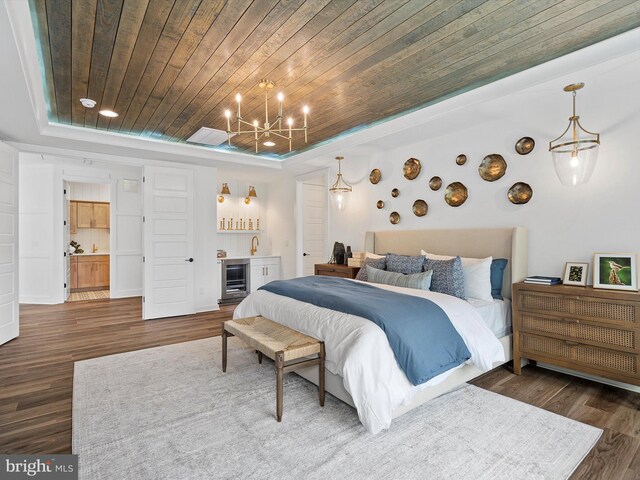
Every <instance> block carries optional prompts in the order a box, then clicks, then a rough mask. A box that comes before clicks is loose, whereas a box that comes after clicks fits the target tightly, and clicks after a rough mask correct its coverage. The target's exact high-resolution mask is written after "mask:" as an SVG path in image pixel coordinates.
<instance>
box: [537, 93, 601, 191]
mask: <svg viewBox="0 0 640 480" xmlns="http://www.w3.org/2000/svg"><path fill="white" fill-rule="evenodd" d="M582 87H584V83H573V84H571V85H567V86H566V87H564V91H565V92H571V94H572V95H573V115H572V116H570V117H569V126H568V127H567V128H566V130H565V131H564V132H562V135H560V136H559V137H558V138H556V139H555V140H551V141H550V142H549V151H550V152H551V155H552V157H553V166H554V167H555V169H556V173H557V174H558V178H559V179H560V182H561V183H562V184H563V185H580V184H581V183H587V182H588V181H589V178H591V174H592V173H593V170H594V168H595V166H596V160H597V159H598V150H600V149H599V148H598V147H599V146H600V134H599V133H593V132H590V131H588V130H585V129H584V128H583V127H582V125H580V120H579V119H580V117H578V116H577V115H576V91H578V90H580V89H581V88H582Z"/></svg>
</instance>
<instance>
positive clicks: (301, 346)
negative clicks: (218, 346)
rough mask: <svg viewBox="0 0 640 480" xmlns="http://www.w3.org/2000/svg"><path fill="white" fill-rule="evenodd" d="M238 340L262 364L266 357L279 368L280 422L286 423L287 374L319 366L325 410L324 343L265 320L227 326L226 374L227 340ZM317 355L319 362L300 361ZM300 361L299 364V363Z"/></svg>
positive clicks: (224, 342) (224, 360) (224, 340)
mask: <svg viewBox="0 0 640 480" xmlns="http://www.w3.org/2000/svg"><path fill="white" fill-rule="evenodd" d="M230 336H231V337H233V336H236V337H238V338H240V339H242V340H243V341H244V342H246V343H248V344H249V345H250V346H251V348H254V349H255V350H256V352H257V353H258V362H259V363H262V355H266V356H267V357H269V358H270V359H272V360H273V361H274V362H275V364H276V379H277V394H276V408H277V419H278V422H280V421H281V420H282V379H283V376H284V374H285V373H287V372H292V371H294V370H297V369H298V368H304V367H310V366H313V365H318V368H319V369H320V370H319V375H320V381H319V382H318V383H319V384H320V385H319V396H320V406H321V407H324V396H325V393H324V342H321V341H320V340H316V339H315V338H313V337H309V336H307V335H304V334H302V333H300V332H297V331H296V330H293V329H291V328H289V327H285V326H284V325H280V324H279V323H276V322H273V321H271V320H269V319H267V318H264V317H262V316H258V317H248V318H239V319H236V320H228V321H226V322H224V326H223V329H222V371H223V372H226V371H227V337H230ZM311 355H317V358H311V359H305V360H299V359H301V358H305V357H309V356H311ZM296 360H298V361H296Z"/></svg>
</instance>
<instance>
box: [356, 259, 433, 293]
mask: <svg viewBox="0 0 640 480" xmlns="http://www.w3.org/2000/svg"><path fill="white" fill-rule="evenodd" d="M365 268H366V269H367V275H368V277H369V281H370V282H372V283H384V284H385V285H395V286H396V287H405V288H417V289H420V290H429V287H430V286H431V274H432V273H433V272H432V271H431V270H428V271H426V272H421V273H412V274H410V275H404V274H402V273H397V272H385V271H384V270H377V269H375V268H371V267H370V266H369V265H367V266H366V267H365Z"/></svg>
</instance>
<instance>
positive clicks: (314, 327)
mask: <svg viewBox="0 0 640 480" xmlns="http://www.w3.org/2000/svg"><path fill="white" fill-rule="evenodd" d="M365 248H366V250H367V251H369V252H373V253H378V254H386V253H388V252H393V253H398V254H404V255H419V254H420V250H421V249H425V250H428V251H429V252H430V253H434V254H440V255H459V256H462V257H475V258H484V257H488V256H492V257H493V258H506V259H508V260H509V264H508V266H507V268H506V270H505V274H504V277H503V285H502V295H503V297H504V299H505V300H504V301H495V302H491V303H487V302H484V303H483V302H479V303H478V302H476V304H475V305H474V302H473V301H469V302H464V301H460V300H457V299H455V301H450V302H449V301H448V299H446V298H441V299H440V301H442V302H443V303H444V304H445V306H446V307H447V308H450V309H451V312H453V314H454V315H457V316H460V315H463V314H464V312H467V313H466V314H467V315H469V317H470V316H471V314H473V316H477V317H478V318H481V319H482V322H483V323H484V324H485V325H486V326H487V327H488V329H489V330H490V331H491V332H493V333H490V335H493V336H495V337H494V338H492V341H493V342H494V344H496V345H498V348H501V349H502V351H501V352H500V360H499V361H496V362H494V363H493V364H491V362H490V363H489V365H487V364H486V361H485V364H484V365H483V366H482V368H478V366H476V365H472V364H469V363H465V364H462V365H460V366H458V367H456V368H453V369H451V370H450V371H448V372H445V373H443V374H442V375H439V376H438V377H435V378H434V379H432V380H431V381H429V382H427V383H426V384H423V385H418V386H413V385H410V384H409V386H407V385H405V383H406V377H404V382H403V380H402V379H401V378H399V375H398V374H397V373H396V372H395V370H398V367H397V365H395V362H394V361H393V357H391V359H389V355H388V352H387V350H389V351H390V349H389V348H388V342H386V345H384V344H383V343H384V342H385V340H380V336H379V335H378V336H377V337H376V338H375V339H374V340H370V338H369V337H374V336H375V335H373V334H372V332H373V330H374V329H378V327H377V326H375V325H373V324H372V323H371V322H369V321H368V320H365V319H362V318H359V317H350V318H349V319H348V320H349V327H350V328H352V329H351V330H350V331H346V330H345V331H344V332H342V331H336V330H340V328H341V327H335V325H344V323H345V318H343V317H339V315H343V316H344V315H345V314H342V313H340V312H333V311H331V310H326V309H321V308H320V307H315V306H313V305H309V304H304V303H302V302H298V301H297V300H293V299H290V298H286V297H280V296H278V295H274V294H273V293H271V292H264V291H262V290H260V291H258V292H253V293H252V294H251V295H249V297H247V298H246V299H245V300H244V301H243V302H242V303H241V304H240V305H239V306H238V308H237V309H236V311H235V312H234V317H235V318H238V317H241V316H251V315H257V314H262V315H264V316H266V317H268V318H270V319H272V320H274V321H276V322H279V323H283V324H285V325H287V326H290V327H292V328H295V329H297V330H300V331H302V332H303V333H306V334H309V335H313V336H316V337H320V338H321V339H323V340H325V344H327V361H328V363H327V371H326V389H327V391H328V392H330V393H331V394H332V395H334V396H335V397H337V398H339V399H341V400H342V401H344V402H346V403H348V404H349V405H351V406H354V407H356V408H357V410H358V415H359V417H360V420H361V421H362V423H363V424H364V425H365V427H366V428H367V429H368V430H369V431H370V432H373V433H376V432H378V431H380V430H382V429H384V428H388V427H389V424H390V422H391V420H392V419H393V418H397V417H398V416H400V415H403V414H404V413H406V412H408V411H410V410H412V409H414V408H416V407H418V406H419V405H422V404H423V403H425V402H426V401H428V400H430V399H432V398H435V397H437V396H440V395H442V394H443V393H446V392H448V391H450V390H452V389H453V388H455V387H457V386H458V385H460V384H462V383H465V382H467V381H469V380H471V379H473V378H475V377H477V376H479V375H481V374H483V373H484V372H485V371H486V370H487V369H489V368H492V367H495V366H498V365H500V364H502V363H504V362H505V361H508V360H511V359H512V351H511V344H512V343H511V333H510V325H508V324H505V320H506V321H507V322H508V321H509V320H510V298H511V284H512V282H517V281H521V280H522V279H523V278H524V277H525V276H526V274H527V232H526V230H525V229H524V228H521V227H516V228H495V229H447V230H411V231H384V232H367V234H366V236H365ZM385 288H388V289H396V290H398V289H399V287H385ZM403 290H408V289H399V290H398V291H399V292H400V293H411V294H416V295H418V294H419V295H422V293H415V292H403ZM436 295H442V294H436ZM442 296H443V297H448V296H447V295H442ZM451 298H453V297H451ZM456 302H457V303H456ZM467 303H468V304H469V305H462V304H467ZM449 304H450V305H449ZM465 309H466V310H465ZM472 310H473V311H472ZM460 312H462V313H460ZM338 319H340V321H341V322H342V323H338ZM474 321H475V320H474ZM330 325H334V326H331V327H330ZM456 328H458V327H456ZM364 330H367V332H368V333H367V335H368V336H367V337H366V339H367V340H366V341H365V340H363V339H361V338H358V340H357V341H358V342H360V343H361V344H364V345H366V346H365V347H362V345H360V351H366V354H367V355H369V357H367V358H368V360H366V359H365V360H360V361H361V362H363V363H365V364H366V365H364V367H363V366H355V367H354V365H353V363H354V362H355V360H354V361H351V358H346V359H345V358H342V357H341V355H344V354H343V353H342V351H341V348H342V347H341V344H342V343H343V342H342V337H340V335H344V336H358V337H359V336H360V335H363V334H362V333H361V332H363V331H364ZM378 330H379V329H378ZM373 333H376V334H377V332H373ZM478 333H482V334H486V332H484V333H483V332H478ZM468 335H469V334H468ZM363 338H364V336H363ZM382 338H383V339H384V338H386V337H384V334H382ZM496 338H497V340H498V341H497V342H496ZM465 341H466V340H465ZM498 342H499V343H498ZM332 346H335V349H334V350H335V351H332V348H331V347H332ZM494 350H495V347H494ZM345 351H346V350H345ZM372 352H374V353H372ZM332 355H333V357H334V358H331V356H332ZM353 357H354V358H355V357H356V355H355V354H354V355H353ZM485 357H486V355H485ZM489 358H498V356H497V355H495V353H494V354H493V357H489ZM368 363H371V365H368ZM391 364H393V366H390V365H391ZM364 368H369V369H373V370H375V371H376V372H377V371H378V370H382V371H386V370H387V369H388V370H390V373H389V374H388V375H387V376H384V375H386V373H385V374H384V375H383V374H380V375H381V378H383V379H384V381H385V382H386V381H388V385H382V386H381V385H377V388H379V389H380V390H379V392H380V393H379V394H376V395H375V398H372V397H374V396H373V395H371V394H369V398H367V396H366V395H365V394H363V393H362V392H361V390H362V389H363V388H364V384H367V383H369V384H372V383H373V384H375V383H376V381H377V382H378V384H379V383H380V380H379V379H374V380H373V381H372V380H370V379H368V378H366V377H367V375H368V374H367V373H366V372H364ZM359 369H360V370H362V371H363V372H364V373H362V377H363V379H362V381H361V382H360V381H359V379H358V378H354V376H357V375H358V373H357V372H359ZM394 369H395V370H394ZM332 370H333V371H332ZM391 370H393V371H391ZM398 371H399V370H398ZM354 372H356V373H354ZM296 373H297V374H299V375H301V376H303V377H304V378H306V379H307V380H309V381H311V382H313V383H316V384H317V383H318V372H317V369H305V370H299V371H298V372H296ZM340 373H343V375H340ZM387 379H388V380H387ZM360 384H363V386H362V388H361V385H360ZM367 388H369V387H367ZM350 392H351V393H350ZM387 397H389V398H387ZM378 404H380V405H378Z"/></svg>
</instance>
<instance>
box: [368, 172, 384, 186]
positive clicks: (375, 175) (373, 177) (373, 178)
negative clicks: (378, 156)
mask: <svg viewBox="0 0 640 480" xmlns="http://www.w3.org/2000/svg"><path fill="white" fill-rule="evenodd" d="M381 179H382V172H380V170H379V169H377V168H374V169H373V170H371V173H370V174H369V181H370V182H371V183H373V184H374V185H375V184H377V183H378V182H379V181H380V180H381Z"/></svg>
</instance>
